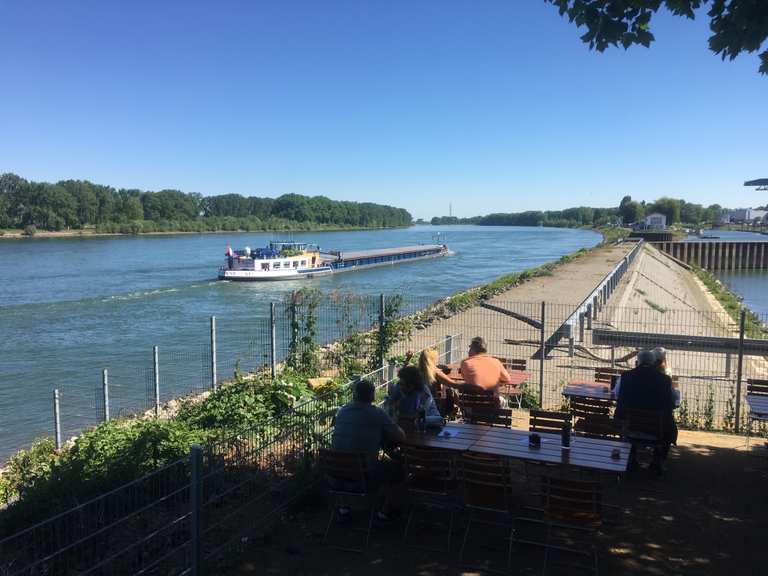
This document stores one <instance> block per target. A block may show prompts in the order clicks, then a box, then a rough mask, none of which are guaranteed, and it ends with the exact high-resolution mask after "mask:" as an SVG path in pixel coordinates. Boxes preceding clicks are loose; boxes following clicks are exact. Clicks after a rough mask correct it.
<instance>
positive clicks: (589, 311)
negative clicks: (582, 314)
mask: <svg viewBox="0 0 768 576" xmlns="http://www.w3.org/2000/svg"><path fill="white" fill-rule="evenodd" d="M592 310H593V306H592V304H591V303H590V304H587V330H592Z"/></svg>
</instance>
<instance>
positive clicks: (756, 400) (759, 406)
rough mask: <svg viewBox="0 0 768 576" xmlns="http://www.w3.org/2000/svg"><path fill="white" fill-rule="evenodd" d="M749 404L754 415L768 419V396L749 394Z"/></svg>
mask: <svg viewBox="0 0 768 576" xmlns="http://www.w3.org/2000/svg"><path fill="white" fill-rule="evenodd" d="M747 404H749V411H750V412H751V413H752V414H756V415H758V416H762V417H766V418H768V395H763V394H747Z"/></svg>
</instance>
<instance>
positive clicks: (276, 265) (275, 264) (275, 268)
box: [272, 262, 280, 270]
mask: <svg viewBox="0 0 768 576" xmlns="http://www.w3.org/2000/svg"><path fill="white" fill-rule="evenodd" d="M272 268H273V269H274V270H277V269H279V268H280V262H275V263H274V264H273V265H272Z"/></svg>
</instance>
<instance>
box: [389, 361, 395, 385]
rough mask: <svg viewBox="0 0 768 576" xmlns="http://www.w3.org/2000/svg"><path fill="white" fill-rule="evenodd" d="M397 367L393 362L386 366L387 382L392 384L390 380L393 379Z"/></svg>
mask: <svg viewBox="0 0 768 576" xmlns="http://www.w3.org/2000/svg"><path fill="white" fill-rule="evenodd" d="M396 367H397V364H395V363H394V362H390V363H389V364H387V382H392V380H394V379H395V368H396Z"/></svg>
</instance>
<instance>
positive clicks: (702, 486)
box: [219, 432, 768, 576]
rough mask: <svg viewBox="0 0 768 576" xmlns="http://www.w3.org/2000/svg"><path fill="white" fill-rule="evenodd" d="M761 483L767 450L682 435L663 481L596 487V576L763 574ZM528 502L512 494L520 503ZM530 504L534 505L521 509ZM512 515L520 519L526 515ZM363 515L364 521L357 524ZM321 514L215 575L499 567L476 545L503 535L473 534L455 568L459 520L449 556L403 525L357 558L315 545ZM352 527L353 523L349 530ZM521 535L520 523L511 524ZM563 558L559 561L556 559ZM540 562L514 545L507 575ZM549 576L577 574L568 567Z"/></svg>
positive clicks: (349, 535)
mask: <svg viewBox="0 0 768 576" xmlns="http://www.w3.org/2000/svg"><path fill="white" fill-rule="evenodd" d="M766 479H768V450H767V449H766V447H765V445H764V444H763V443H762V442H761V441H756V440H753V442H752V445H751V447H750V449H746V442H745V438H744V437H740V436H730V435H724V434H714V433H705V432H682V433H681V435H680V442H679V446H677V447H673V449H672V452H671V454H670V458H669V461H668V467H667V471H666V473H665V475H664V476H663V477H662V478H657V477H655V476H654V475H652V474H651V473H650V472H649V471H648V470H645V469H641V470H638V471H637V472H634V473H632V474H631V475H628V476H625V477H624V478H623V479H621V480H620V481H617V479H616V477H615V476H607V477H604V478H603V479H602V484H603V486H604V501H605V503H606V504H609V505H613V506H616V507H618V508H616V509H612V510H611V512H610V514H606V519H605V523H604V524H603V526H602V528H601V529H600V532H599V534H598V537H597V539H596V544H597V547H598V556H599V570H600V573H601V574H622V575H625V574H626V575H635V574H637V575H641V574H642V575H717V574H723V575H725V574H728V575H732V574H738V575H739V576H746V575H752V574H755V575H757V574H766V568H765V566H764V551H763V549H762V546H763V545H764V540H765V535H766V534H767V533H768V532H766V529H768V519H767V517H766V499H765V495H764V486H765V483H766ZM529 500H531V499H530V498H529V497H526V495H525V494H521V503H526V502H528V501H529ZM529 503H535V502H529ZM516 514H519V515H523V516H525V515H527V513H526V511H525V510H522V509H521V510H518V511H517V512H516ZM362 516H364V514H363V515H362ZM327 519H328V510H327V508H326V507H325V505H324V504H323V501H322V497H321V496H320V495H315V496H313V497H310V498H308V499H307V500H306V501H305V502H303V503H302V504H301V505H300V506H298V507H297V509H296V510H294V511H292V512H291V513H289V514H286V515H285V516H284V517H283V518H282V520H281V521H280V522H279V523H278V525H277V526H275V527H274V528H273V529H272V530H271V531H270V532H269V533H268V534H266V535H262V536H260V537H254V538H251V539H249V540H247V541H246V543H245V544H244V550H243V552H242V555H241V556H240V557H237V558H232V559H231V562H227V563H226V565H221V566H219V569H220V570H221V572H220V573H222V574H225V573H226V574H240V575H242V576H246V575H250V574H295V575H326V574H327V575H332V574H333V575H342V576H345V575H354V574H366V575H367V576H378V575H382V576H384V575H393V576H394V575H401V574H414V575H419V576H431V575H436V576H437V575H460V574H461V575H470V574H472V575H474V574H485V573H489V572H490V571H491V570H494V569H497V568H498V569H502V570H503V568H504V562H503V558H502V556H500V555H499V553H498V552H495V551H489V550H487V549H485V548H483V547H482V545H485V544H488V545H491V544H499V545H504V534H505V532H504V528H502V527H495V528H489V529H486V530H485V532H484V533H483V531H482V530H480V531H478V532H477V533H476V534H479V535H480V537H479V538H475V539H472V540H470V544H469V547H468V549H467V557H466V562H471V563H472V564H479V565H481V566H485V569H483V568H478V567H476V566H475V567H467V566H463V565H462V563H460V562H459V554H458V551H459V548H460V546H461V542H462V538H463V534H464V526H465V520H466V517H465V516H464V515H462V514H461V513H460V514H459V519H458V521H457V522H456V526H455V528H454V532H453V537H452V539H451V546H450V552H431V551H426V550H422V549H419V548H417V547H415V546H416V545H431V546H435V545H440V544H442V545H444V543H445V541H444V540H437V539H436V538H437V536H438V535H442V534H444V533H445V532H444V530H445V525H446V523H445V518H443V524H442V526H440V527H437V528H434V527H425V528H422V529H420V530H419V531H417V532H416V534H417V536H416V537H414V538H413V539H412V542H410V543H405V542H404V541H403V530H404V526H405V522H404V520H400V521H398V522H396V523H395V524H393V525H390V526H387V527H386V528H377V529H375V530H374V532H373V535H372V538H371V544H370V546H369V548H368V550H367V551H366V552H365V553H362V554H360V553H354V552H345V551H340V550H338V549H336V548H333V547H330V546H328V545H325V544H323V542H322V533H323V530H324V528H325V522H326V521H327ZM353 525H354V523H353ZM353 525H343V526H341V527H339V528H338V529H337V530H334V531H333V533H332V538H333V539H334V542H337V543H340V542H345V543H349V544H355V545H356V544H358V543H359V542H360V534H359V533H356V532H354V531H352V530H350V528H351V527H352V526H353ZM515 526H516V528H517V529H518V532H519V533H522V527H523V524H522V523H519V524H516V525H515ZM564 559H565V558H564ZM542 566H543V553H542V551H541V550H540V549H538V548H536V547H531V546H523V545H516V547H515V549H514V552H513V568H512V570H511V571H510V572H509V573H511V574H541V570H542ZM548 573H551V574H560V573H562V574H575V573H581V572H577V571H575V570H574V569H573V567H572V566H565V567H563V568H560V569H559V571H558V570H552V571H548Z"/></svg>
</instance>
